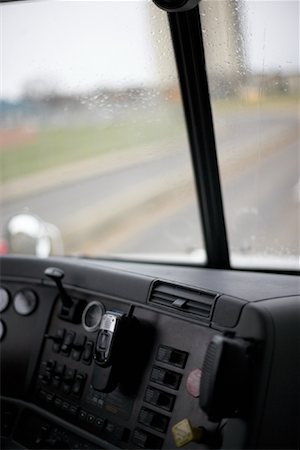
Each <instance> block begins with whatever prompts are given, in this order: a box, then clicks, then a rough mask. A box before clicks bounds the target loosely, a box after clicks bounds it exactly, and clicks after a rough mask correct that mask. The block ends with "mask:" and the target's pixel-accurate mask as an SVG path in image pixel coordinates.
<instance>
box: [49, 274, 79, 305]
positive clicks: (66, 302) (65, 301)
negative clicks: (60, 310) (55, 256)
mask: <svg viewBox="0 0 300 450" xmlns="http://www.w3.org/2000/svg"><path fill="white" fill-rule="evenodd" d="M44 275H46V277H48V278H50V279H51V280H53V281H54V282H55V284H56V286H57V289H58V291H59V294H60V298H61V301H62V304H63V306H64V308H67V309H69V308H71V307H72V305H73V300H72V299H71V297H70V296H69V295H68V294H67V292H66V290H65V288H64V286H63V284H62V281H61V280H62V279H63V278H64V276H65V273H64V271H63V270H62V269H59V268H58V267H48V268H47V269H46V270H45V272H44Z"/></svg>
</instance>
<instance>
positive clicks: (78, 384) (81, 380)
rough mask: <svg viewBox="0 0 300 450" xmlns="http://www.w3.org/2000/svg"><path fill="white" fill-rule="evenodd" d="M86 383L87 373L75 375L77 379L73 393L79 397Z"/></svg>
mask: <svg viewBox="0 0 300 450" xmlns="http://www.w3.org/2000/svg"><path fill="white" fill-rule="evenodd" d="M84 383H85V375H82V374H77V375H76V377H75V381H74V384H73V387H72V394H73V395H75V396H76V397H79V396H80V394H81V392H82V389H83V387H84Z"/></svg>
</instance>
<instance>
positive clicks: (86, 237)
mask: <svg viewBox="0 0 300 450" xmlns="http://www.w3.org/2000/svg"><path fill="white" fill-rule="evenodd" d="M215 128H216V134H217V145H218V151H219V153H218V157H219V160H220V166H221V169H220V172H221V180H222V186H223V196H224V206H225V214H226V221H227V231H228V237H229V242H230V246H231V249H232V251H234V252H238V253H242V254H245V255H251V254H256V253H259V254H261V253H267V254H268V253H270V254H272V253H275V254H278V255H280V254H284V255H290V254H294V255H297V254H299V201H300V192H299V190H300V182H299V118H298V117H297V114H295V111H290V109H288V108H287V109H286V110H283V111H281V112H280V113H278V112H277V113H274V112H273V111H272V110H271V109H270V110H266V111H263V112H261V114H259V115H257V114H254V113H251V112H248V113H246V114H236V113H234V112H229V113H227V114H219V115H218V116H217V119H216V123H215ZM150 153H151V158H147V157H146V158H145V159H144V160H143V159H141V160H140V161H138V162H137V161H135V163H134V164H133V165H130V163H128V161H127V163H126V164H125V165H124V167H123V166H122V164H121V165H119V166H118V168H116V169H112V170H110V171H108V172H104V173H102V174H101V176H99V174H97V173H93V174H92V175H91V176H90V177H89V176H87V174H85V176H84V177H82V179H81V180H80V182H79V180H78V177H77V179H76V180H73V182H72V180H68V182H66V183H62V184H61V183H60V184H58V183H56V184H55V179H54V180H53V181H54V182H53V185H54V187H52V188H50V189H46V190H45V189H44V190H42V191H39V190H38V189H35V191H34V192H32V193H31V194H29V195H27V196H26V197H25V198H24V197H23V198H19V199H18V198H16V199H13V200H10V201H6V202H5V201H4V202H3V203H2V205H1V212H2V214H1V224H2V226H3V223H4V222H5V221H6V220H7V218H8V217H9V216H11V215H12V214H15V213H16V212H20V211H22V210H23V209H24V206H26V207H27V208H28V209H29V210H30V211H31V212H33V213H35V214H37V215H39V216H40V217H42V218H43V219H44V220H46V221H49V222H52V223H55V224H56V225H57V226H58V227H59V228H60V229H61V230H62V232H63V238H64V241H65V245H66V251H67V252H68V253H69V252H72V253H73V252H76V253H77V252H79V253H88V254H91V255H96V254H99V253H103V252H106V253H109V252H118V253H120V252H121V253H122V252H125V253H128V252H130V253H137V254H139V253H144V252H146V253H154V254H157V253H171V254H172V253H173V254H174V253H175V254H176V253H182V252H184V253H193V252H197V249H199V248H203V239H202V235H201V225H200V219H199V214H198V212H197V206H196V196H195V192H194V188H193V184H192V182H191V181H190V180H191V178H192V176H191V164H190V160H189V155H188V153H187V151H186V144H185V143H184V142H181V141H180V140H178V139H177V140H174V141H171V142H170V143H169V146H168V151H163V149H162V148H159V145H157V146H156V147H155V148H153V149H151V150H150ZM79 178H80V177H79Z"/></svg>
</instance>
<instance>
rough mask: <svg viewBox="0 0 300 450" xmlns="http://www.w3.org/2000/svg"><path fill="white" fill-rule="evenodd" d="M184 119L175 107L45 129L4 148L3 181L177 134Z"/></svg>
mask: <svg viewBox="0 0 300 450" xmlns="http://www.w3.org/2000/svg"><path fill="white" fill-rule="evenodd" d="M180 119H181V118H180V112H179V111H178V110H176V108H175V109H173V110H172V111H170V110H161V111H159V112H158V114H157V113H155V114H154V113H153V114H152V115H151V114H150V115H149V113H144V115H139V116H137V115H133V114H132V115H131V116H130V117H128V118H127V119H123V120H122V121H120V122H114V123H111V124H109V125H92V126H76V127H75V126H73V127H65V128H54V129H42V130H40V131H39V132H38V133H37V134H36V135H35V136H33V138H32V139H31V140H28V141H26V142H23V143H20V144H18V145H15V146H10V147H7V148H5V147H4V146H2V147H1V152H0V167H1V174H0V181H1V182H2V183H3V182H6V181H10V180H13V179H16V178H19V177H22V176H25V175H30V174H33V173H37V172H40V171H43V170H46V169H48V168H53V167H59V166H62V165H64V164H68V163H70V162H75V161H79V160H83V159H87V158H92V157H95V156H99V155H100V154H104V153H107V152H110V151H122V150H123V149H126V148H130V147H134V146H137V145H143V144H146V143H151V142H153V141H158V140H159V139H164V138H167V137H168V136H174V134H175V135H177V134H179V133H180V132H182V130H183V124H182V123H183V122H182V119H181V120H180Z"/></svg>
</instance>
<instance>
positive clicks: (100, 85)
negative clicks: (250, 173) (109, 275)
mask: <svg viewBox="0 0 300 450" xmlns="http://www.w3.org/2000/svg"><path fill="white" fill-rule="evenodd" d="M1 21H2V40H1V53H2V97H1V130H0V138H1V152H0V155H1V233H2V241H1V251H2V252H5V251H17V252H21V251H23V250H24V246H25V247H26V245H27V251H30V252H33V253H34V252H36V248H37V247H36V246H35V243H34V242H33V243H32V242H31V241H30V243H28V242H26V245H25V244H24V242H23V241H24V239H25V238H24V236H22V233H21V231H22V226H25V227H28V228H29V229H30V231H29V234H30V238H32V240H34V239H35V238H36V234H38V235H40V236H42V237H43V238H45V239H44V240H40V241H39V247H38V250H39V251H38V253H39V254H41V255H44V254H47V252H48V250H49V248H51V252H52V253H53V252H54V253H65V254H75V255H77V254H85V255H90V256H96V255H102V254H120V253H126V254H141V255H143V257H146V256H147V257H150V258H154V257H158V256H159V257H164V258H165V259H167V260H168V259H171V258H173V259H174V258H175V259H176V260H180V259H182V258H183V257H184V258H187V259H188V260H190V259H193V258H194V259H195V260H197V261H204V259H205V254H204V250H203V241H202V235H201V226H200V223H199V222H200V220H199V217H198V208H197V202H196V196H195V188H194V183H193V174H192V167H191V162H190V156H189V148H188V141H187V136H186V130H185V124H184V116H183V110H182V104H181V98H180V92H179V86H178V80H177V76H176V68H175V63H174V59H173V51H172V45H171V41H170V38H169V31H168V26H167V18H166V14H164V13H163V12H161V11H160V10H158V8H157V7H155V6H154V5H153V4H152V2H149V1H142V0H140V1H119V2H116V1H91V2H89V1H66V2H28V3H27V2H15V3H11V4H5V5H2V6H1ZM28 213H30V214H33V215H34V218H35V219H36V218H39V219H42V221H43V226H42V227H40V226H39V224H40V221H38V224H37V223H36V222H34V220H33V221H32V218H31V219H28V217H27V216H26V214H28ZM16 214H21V218H20V217H19V220H18V221H15V222H13V224H11V221H10V220H9V219H10V218H11V217H12V216H15V215H16ZM24 216H25V217H24ZM8 222H9V224H10V228H9V230H8V225H7V223H8ZM11 230H12V232H13V233H14V234H15V235H17V236H14V240H13V242H7V241H8V237H7V234H8V235H9V239H11ZM47 233H48V234H50V235H51V236H50V238H51V239H50V244H49V239H48V241H47V237H49V236H47ZM45 235H46V236H45ZM60 237H61V239H60ZM53 241H54V243H53ZM7 245H8V247H9V248H7Z"/></svg>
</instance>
